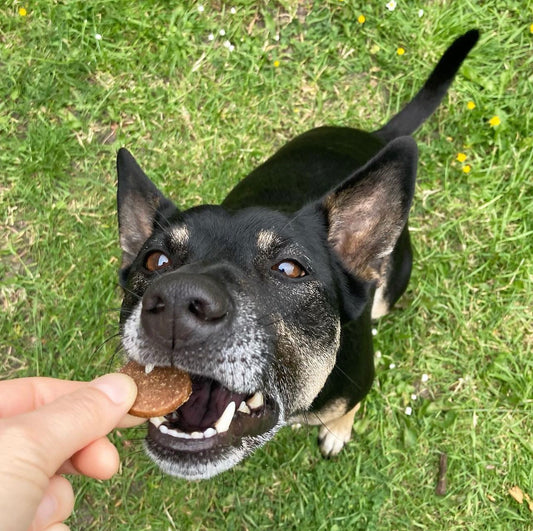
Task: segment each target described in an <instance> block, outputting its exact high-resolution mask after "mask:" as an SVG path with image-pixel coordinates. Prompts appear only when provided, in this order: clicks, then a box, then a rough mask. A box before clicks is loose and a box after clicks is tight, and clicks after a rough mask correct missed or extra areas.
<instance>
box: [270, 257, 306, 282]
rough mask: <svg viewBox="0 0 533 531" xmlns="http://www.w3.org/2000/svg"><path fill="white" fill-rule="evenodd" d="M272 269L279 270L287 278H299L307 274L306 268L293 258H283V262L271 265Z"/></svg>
mask: <svg viewBox="0 0 533 531" xmlns="http://www.w3.org/2000/svg"><path fill="white" fill-rule="evenodd" d="M272 269H273V270H274V271H279V272H280V273H283V274H284V275H285V276H286V277H289V278H300V277H304V276H305V275H307V272H306V270H305V269H304V268H303V267H302V266H301V265H300V264H299V263H298V262H295V261H294V260H283V262H279V263H277V264H276V265H275V266H272Z"/></svg>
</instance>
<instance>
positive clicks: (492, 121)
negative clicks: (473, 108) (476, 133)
mask: <svg viewBox="0 0 533 531" xmlns="http://www.w3.org/2000/svg"><path fill="white" fill-rule="evenodd" d="M501 123H502V121H501V120H500V118H499V117H498V116H493V117H492V118H491V119H490V120H489V124H490V126H491V127H496V126H497V125H500V124H501Z"/></svg>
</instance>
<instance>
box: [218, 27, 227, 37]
mask: <svg viewBox="0 0 533 531" xmlns="http://www.w3.org/2000/svg"><path fill="white" fill-rule="evenodd" d="M218 34H219V35H220V36H221V37H224V35H226V30H223V29H221V30H220V31H219V32H218Z"/></svg>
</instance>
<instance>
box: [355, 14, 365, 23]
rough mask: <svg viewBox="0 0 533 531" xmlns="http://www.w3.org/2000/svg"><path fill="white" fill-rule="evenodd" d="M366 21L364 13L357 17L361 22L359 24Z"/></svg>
mask: <svg viewBox="0 0 533 531" xmlns="http://www.w3.org/2000/svg"><path fill="white" fill-rule="evenodd" d="M365 21H366V18H365V16H364V15H359V18H358V19H357V22H359V24H364V23H365Z"/></svg>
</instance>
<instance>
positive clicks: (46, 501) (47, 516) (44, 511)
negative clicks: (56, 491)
mask: <svg viewBox="0 0 533 531" xmlns="http://www.w3.org/2000/svg"><path fill="white" fill-rule="evenodd" d="M56 511H57V500H56V499H55V498H54V496H52V495H50V494H46V495H45V496H44V498H43V499H42V500H41V503H40V504H39V507H38V508H37V512H36V513H35V517H34V519H33V521H34V522H36V523H38V524H40V526H48V524H50V522H51V521H52V520H53V518H54V516H55V514H56Z"/></svg>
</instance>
